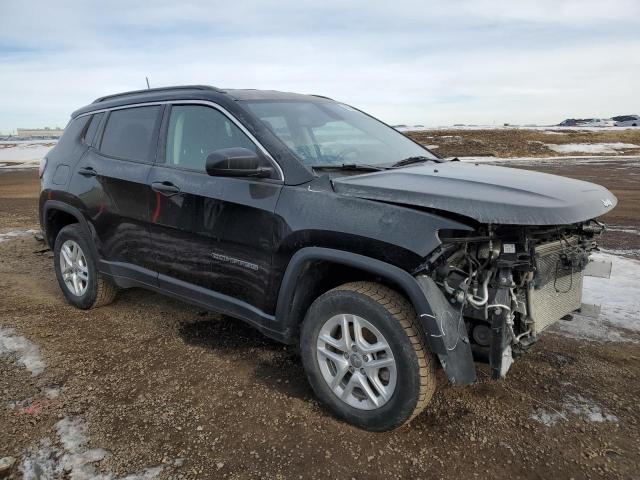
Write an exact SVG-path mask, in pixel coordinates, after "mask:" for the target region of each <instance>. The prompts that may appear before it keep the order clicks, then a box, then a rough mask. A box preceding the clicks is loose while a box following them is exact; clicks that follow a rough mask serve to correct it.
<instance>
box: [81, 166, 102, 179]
mask: <svg viewBox="0 0 640 480" xmlns="http://www.w3.org/2000/svg"><path fill="white" fill-rule="evenodd" d="M78 173H79V174H80V175H84V176H85V177H95V176H96V175H97V174H98V172H96V171H95V169H94V168H93V167H83V168H81V169H79V170H78Z"/></svg>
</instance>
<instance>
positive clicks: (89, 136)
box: [83, 113, 104, 145]
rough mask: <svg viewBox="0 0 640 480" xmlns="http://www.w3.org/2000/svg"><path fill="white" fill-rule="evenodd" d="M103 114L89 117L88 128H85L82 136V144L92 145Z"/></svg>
mask: <svg viewBox="0 0 640 480" xmlns="http://www.w3.org/2000/svg"><path fill="white" fill-rule="evenodd" d="M102 115H104V114H103V113H96V114H95V115H91V120H90V122H91V123H89V127H88V128H87V130H86V132H85V134H84V139H83V140H84V143H86V144H87V145H93V137H95V136H96V132H97V131H98V126H99V125H100V120H102Z"/></svg>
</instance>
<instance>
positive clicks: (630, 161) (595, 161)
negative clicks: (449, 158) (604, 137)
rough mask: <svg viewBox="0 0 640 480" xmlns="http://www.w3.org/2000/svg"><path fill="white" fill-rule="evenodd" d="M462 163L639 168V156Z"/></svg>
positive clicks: (464, 159) (483, 159) (485, 159)
mask: <svg viewBox="0 0 640 480" xmlns="http://www.w3.org/2000/svg"><path fill="white" fill-rule="evenodd" d="M458 159H459V160H460V161H462V162H466V163H491V164H494V163H495V164H500V163H508V164H510V165H523V166H530V165H538V166H558V165H605V164H607V163H611V162H616V163H621V162H624V163H625V164H626V165H627V166H640V156H639V155H615V156H608V155H602V156H593V155H572V156H564V157H559V156H554V157H507V158H501V157H493V156H484V157H476V156H472V157H458Z"/></svg>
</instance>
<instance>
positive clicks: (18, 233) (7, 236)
mask: <svg viewBox="0 0 640 480" xmlns="http://www.w3.org/2000/svg"><path fill="white" fill-rule="evenodd" d="M36 233H38V230H11V231H9V232H5V233H0V243H2V242H7V241H9V240H11V239H14V238H18V237H27V236H29V235H35V234H36Z"/></svg>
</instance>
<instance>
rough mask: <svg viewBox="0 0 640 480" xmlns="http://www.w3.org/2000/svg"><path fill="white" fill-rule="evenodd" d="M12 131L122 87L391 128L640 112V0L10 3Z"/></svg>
mask: <svg viewBox="0 0 640 480" xmlns="http://www.w3.org/2000/svg"><path fill="white" fill-rule="evenodd" d="M0 19H1V23H0V132H5V133H6V132H8V131H11V130H14V129H16V128H32V127H44V126H49V127H55V126H64V125H65V124H66V123H67V121H68V119H69V114H70V113H71V112H72V111H73V110H75V109H76V108H78V107H80V106H83V105H85V104H87V103H90V102H91V101H93V100H94V99H95V98H97V97H99V96H102V95H107V94H111V93H116V92H120V91H127V90H136V89H141V88H145V87H146V83H145V77H147V76H148V77H149V80H150V83H151V86H152V87H161V86H168V85H184V84H209V85H214V86H216V87H221V88H263V89H275V90H283V91H294V92H299V93H315V94H320V95H326V96H329V97H331V98H334V99H336V100H340V101H343V102H345V103H348V104H351V105H354V106H356V107H358V108H361V109H363V110H365V111H367V112H369V113H371V114H372V115H374V116H376V117H378V118H380V119H381V120H383V121H385V122H387V123H390V124H408V125H415V124H422V125H427V126H439V125H451V124H454V123H466V124H502V123H505V122H508V123H515V124H526V123H538V124H554V123H558V122H559V121H561V120H563V119H564V118H568V117H610V116H613V115H621V114H637V113H640V93H639V90H640V54H639V52H640V1H639V0H537V1H534V0H531V1H526V0H510V1H502V0H475V1H466V0H448V1H445V0H440V1H437V2H436V1H430V0H423V1H404V2H402V1H400V2H389V1H375V0H368V1H350V0H320V1H315V0H310V1H306V0H305V1H301V0H295V1H289V0H282V1H278V2H267V1H253V0H249V1H241V0H240V1H230V0H226V1H212V0H210V1H190V0H173V1H164V0H155V1H141V2H139V1H136V0H127V1H123V0H112V1H90V0H89V1H65V0H55V1H50V0H49V1H46V2H45V1H42V2H41V1H32V0H18V1H13V0H0Z"/></svg>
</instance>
